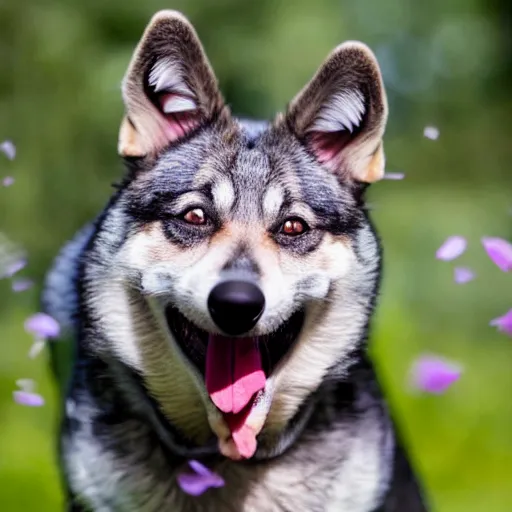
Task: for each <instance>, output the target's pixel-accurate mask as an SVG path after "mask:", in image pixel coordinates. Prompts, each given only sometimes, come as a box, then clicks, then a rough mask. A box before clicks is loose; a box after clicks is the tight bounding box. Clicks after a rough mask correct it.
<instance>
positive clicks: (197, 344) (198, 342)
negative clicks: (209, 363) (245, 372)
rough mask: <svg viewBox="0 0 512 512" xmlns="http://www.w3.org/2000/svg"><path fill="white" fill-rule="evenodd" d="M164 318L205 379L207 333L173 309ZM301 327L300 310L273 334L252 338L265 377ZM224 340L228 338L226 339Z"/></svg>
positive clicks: (168, 309)
mask: <svg viewBox="0 0 512 512" xmlns="http://www.w3.org/2000/svg"><path fill="white" fill-rule="evenodd" d="M165 317H166V320H167V324H168V326H169V330H170V331H171V333H172V334H173V337H174V339H175V340H176V343H178V345H179V346H180V348H181V350H182V351H183V353H184V354H185V355H186V356H187V358H188V359H189V361H190V362H191V363H192V364H194V366H195V367H196V368H197V369H198V370H199V372H200V373H201V375H203V377H205V373H206V357H207V348H208V341H209V339H210V337H211V335H210V333H208V332H206V331H204V330H203V329H200V328H199V327H197V326H196V325H195V324H193V323H192V322H190V321H189V320H188V319H187V318H185V316H184V315H183V314H181V313H180V311H178V309H177V308H176V307H174V306H168V307H167V308H166V310H165ZM303 323H304V311H302V310H299V311H297V312H295V313H294V314H293V315H292V316H291V317H290V318H289V319H288V320H287V321H285V322H284V323H282V324H281V325H280V326H279V328H278V329H277V330H276V331H274V332H272V333H269V334H265V335H264V336H258V337H255V338H253V340H254V342H255V344H256V345H257V349H258V350H259V352H260V354H261V361H262V367H263V371H264V372H265V375H266V376H267V377H268V376H269V375H270V374H271V373H272V371H273V370H274V368H275V367H276V366H277V365H278V363H279V362H280V361H281V360H282V359H283V357H284V356H285V355H286V354H287V353H288V351H289V350H290V349H291V347H292V346H293V344H294V342H295V340H296V339H297V338H298V337H299V333H300V331H301V329H302V325H303ZM226 339H229V338H228V337H226ZM231 339H232V340H233V341H234V342H236V340H242V339H244V338H240V337H233V338H231Z"/></svg>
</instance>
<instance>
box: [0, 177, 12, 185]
mask: <svg viewBox="0 0 512 512" xmlns="http://www.w3.org/2000/svg"><path fill="white" fill-rule="evenodd" d="M13 183H14V178H13V177H12V176H6V177H5V178H4V179H3V180H2V185H3V186H4V187H10V186H11V185H12V184H13Z"/></svg>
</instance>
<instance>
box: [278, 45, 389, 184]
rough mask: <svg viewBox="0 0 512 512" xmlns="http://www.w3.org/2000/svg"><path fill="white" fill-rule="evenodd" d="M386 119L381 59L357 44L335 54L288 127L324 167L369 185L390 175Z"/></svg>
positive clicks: (293, 106)
mask: <svg viewBox="0 0 512 512" xmlns="http://www.w3.org/2000/svg"><path fill="white" fill-rule="evenodd" d="M386 119H387V101H386V95H385V91H384V85H383V82H382V77H381V74H380V69H379V65H378V63H377V60H376V58H375V56H374V54H373V53H372V51H371V50H370V49H369V48H368V47H367V46H366V45H364V44H362V43H358V42H352V41H350V42H346V43H344V44H342V45H340V46H338V47H337V48H336V49H335V50H333V52H332V53H331V54H330V55H329V56H328V58H327V59H326V61H325V62H324V64H323V65H322V66H321V68H320V69H319V70H318V71H317V73H316V75H315V76H314V77H313V79H312V80H311V81H310V82H309V84H307V85H306V87H305V88H304V89H303V90H302V91H301V92H300V93H299V94H298V95H297V97H296V98H295V99H294V100H293V101H292V102H291V103H290V106H289V108H288V112H287V114H286V121H287V124H288V126H289V127H290V128H291V129H292V131H293V132H294V133H295V135H296V136H297V137H298V138H299V139H300V140H302V141H303V142H304V143H305V144H306V145H307V147H308V149H309V150H310V151H311V153H312V154H313V155H314V156H315V158H316V159H317V160H318V161H319V162H320V163H321V164H323V165H324V166H325V167H327V168H329V169H330V170H332V171H333V172H336V173H337V174H338V175H340V176H341V177H343V178H349V179H350V178H351V179H353V180H356V181H361V182H367V183H370V182H373V181H376V180H378V179H380V178H382V176H383V174H384V151H383V147H382V136H383V134H384V129H385V125H386Z"/></svg>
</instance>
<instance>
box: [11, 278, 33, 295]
mask: <svg viewBox="0 0 512 512" xmlns="http://www.w3.org/2000/svg"><path fill="white" fill-rule="evenodd" d="M32 286H34V281H32V279H25V278H23V279H16V280H15V281H13V282H12V284H11V289H12V291H13V292H24V291H26V290H28V289H29V288H32Z"/></svg>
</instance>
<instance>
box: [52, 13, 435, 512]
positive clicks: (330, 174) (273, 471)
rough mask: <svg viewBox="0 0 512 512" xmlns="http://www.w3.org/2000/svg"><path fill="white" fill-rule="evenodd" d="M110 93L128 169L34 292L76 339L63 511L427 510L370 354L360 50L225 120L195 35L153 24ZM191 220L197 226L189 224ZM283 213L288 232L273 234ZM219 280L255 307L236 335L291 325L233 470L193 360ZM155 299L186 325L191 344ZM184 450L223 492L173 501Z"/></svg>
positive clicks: (372, 271)
mask: <svg viewBox="0 0 512 512" xmlns="http://www.w3.org/2000/svg"><path fill="white" fill-rule="evenodd" d="M155 59H157V62H158V63H159V64H158V68H157V69H156V71H155V69H154V68H152V69H153V74H152V75H151V76H152V78H151V79H152V80H153V81H154V82H155V83H157V84H158V88H160V87H164V85H165V84H171V85H170V86H169V87H171V89H172V90H171V91H170V93H171V94H174V95H176V96H177V99H173V96H172V95H171V100H170V101H171V103H172V106H173V108H182V107H183V106H184V105H186V106H187V108H188V107H189V106H190V105H192V104H193V105H194V106H195V107H196V109H195V110H194V111H193V112H192V113H191V114H190V115H189V114H188V113H187V116H189V117H187V116H183V117H179V116H178V117H171V118H169V117H166V115H167V112H166V111H165V109H164V110H163V111H158V110H157V109H156V108H155V107H154V105H158V104H159V103H158V101H159V98H158V96H157V95H156V96H155V97H151V98H150V97H147V96H146V92H145V91H147V90H148V88H147V87H146V88H144V87H143V85H144V84H143V80H144V79H145V78H144V77H147V75H148V71H149V70H150V68H149V66H152V65H153V63H154V62H155ZM166 66H167V68H166ZM176 69H179V76H177V77H176V76H174V75H173V73H175V71H173V70H176ZM155 73H156V74H155ZM332 77H334V78H335V79H331V78H332ZM178 78H179V80H178ZM162 84H164V85H162ZM146 85H148V86H150V85H151V84H146ZM185 86H186V89H185ZM345 86H347V87H349V88H350V89H354V88H356V89H354V90H355V91H356V94H357V98H360V101H361V102H363V101H364V102H365V103H364V112H365V115H366V116H367V117H366V118H365V119H363V120H362V124H361V126H360V127H359V128H358V129H360V132H357V130H356V126H352V125H353V124H354V123H353V122H352V121H354V120H357V119H356V117H357V116H356V117H355V113H354V112H352V111H350V112H344V111H343V109H344V108H346V106H347V105H348V107H350V108H354V107H353V105H352V104H350V102H349V103H347V102H340V101H338V100H336V101H334V100H335V99H336V98H339V97H340V96H339V95H340V94H341V93H340V92H339V90H338V89H339V88H340V87H341V88H342V89H343V87H345ZM123 90H124V97H125V103H126V106H127V116H128V117H127V118H125V120H124V122H123V125H122V128H121V136H120V151H121V153H122V154H123V155H124V156H127V157H137V158H136V160H134V161H132V162H131V163H130V174H129V176H127V178H126V179H125V181H124V182H123V185H122V186H121V188H120V189H119V190H118V191H117V192H116V194H115V195H114V196H113V197H112V199H111V201H110V202H109V204H108V206H107V207H106V209H105V211H104V212H103V214H102V215H101V216H100V217H99V218H98V220H97V221H96V222H95V223H94V225H91V226H88V227H86V228H84V230H82V231H81V232H80V233H79V234H78V235H77V236H76V237H75V239H74V240H73V241H72V242H70V244H68V245H67V246H65V247H64V249H63V250H62V252H61V254H60V256H59V257H58V258H57V260H56V263H55V265H54V268H53V269H52V270H51V271H50V273H49V276H48V279H47V282H46V289H45V292H44V303H45V308H46V311H48V312H49V313H51V314H52V315H53V316H55V317H56V318H57V319H58V320H59V322H61V323H62V325H63V326H64V327H66V329H67V330H68V331H70V332H71V333H72V334H73V337H74V338H75V340H76V348H77V351H76V357H75V360H74V362H73V377H72V381H71V385H70V388H69V393H68V396H67V397H66V398H67V402H66V404H67V406H66V411H65V418H64V423H63V429H62V436H61V453H62V466H63V473H64V476H65V482H66V484H67V486H68V491H69V503H70V509H71V510H75V511H78V510H91V511H105V512H109V511H112V512H113V511H118V512H130V511H141V512H153V511H154V512H156V511H161V510H172V511H176V512H180V511H190V512H194V511H197V512H200V511H210V510H212V511H218V512H228V511H236V512H242V511H243V512H253V511H263V512H267V511H268V512H274V511H275V512H279V511H292V510H293V511H303V510H304V511H305V510H308V511H313V512H315V511H318V512H320V511H322V512H331V511H332V512H334V511H338V510H344V511H347V512H376V511H379V512H398V511H404V512H405V511H407V512H425V511H426V510H427V509H426V506H425V505H424V503H423V499H422V496H421V492H420V489H419V487H418V485H417V483H416V481H415V478H414V475H413V472H412V470H411V467H410V465H409V463H408V461H407V458H406V457H405V455H404V452H403V450H402V447H401V444H400V440H399V436H397V434H396V431H395V427H394V424H393V421H392V419H391V416H390V413H389V411H388V409H387V406H386V404H385V401H384V400H383V398H382V395H381V392H380V389H379V386H378V383H377V379H376V375H375V372H374V370H373V367H372V364H371V362H370V361H369V360H368V356H367V353H366V351H367V346H366V345H367V336H368V330H369V325H370V319H371V315H372V313H373V310H374V307H375V303H376V297H377V293H378V287H379V281H380V265H381V253H380V246H379V241H378V238H377V235H376V233H375V231H374V229H373V227H372V225H371V223H370V221H369V218H368V216H367V212H366V210H365V207H364V199H363V192H364V188H365V185H364V184H363V182H369V181H373V180H375V179H377V177H378V175H379V173H380V172H381V170H382V169H381V166H382V165H383V156H382V144H381V140H380V139H381V135H382V133H383V130H384V124H385V117H386V103H385V97H384V93H383V90H382V84H381V80H380V74H379V71H378V66H377V65H376V62H375V61H374V58H373V57H372V55H371V54H370V53H369V50H367V49H365V47H363V46H360V45H359V46H358V45H355V44H350V45H345V46H343V45H342V46H341V47H339V48H338V49H336V50H335V52H334V53H333V55H332V56H331V57H330V58H329V59H328V61H327V63H326V64H325V65H324V66H323V67H322V68H321V71H320V72H319V73H318V74H317V75H316V77H315V78H314V80H313V81H312V82H311V83H310V84H309V85H308V86H307V87H306V89H305V90H304V91H303V92H302V93H301V94H300V95H299V96H298V98H297V99H296V100H294V102H292V104H291V106H290V109H289V110H288V112H287V114H286V115H285V116H278V117H277V118H276V120H275V121H274V123H266V122H260V121H248V120H244V121H240V120H237V119H235V118H233V117H231V115H230V114H229V111H228V110H227V108H226V107H225V106H224V105H223V101H222V98H221V96H220V93H219V91H218V89H217V85H216V80H215V77H214V75H213V74H212V71H211V69H210V67H209V64H208V61H207V59H206V57H205V56H204V54H203V52H202V48H201V46H200V43H199V42H198V39H197V35H196V34H195V32H194V31H193V29H192V28H191V26H190V25H189V24H188V22H187V21H186V20H185V19H184V18H183V17H182V16H181V15H178V14H176V13H169V12H167V13H159V14H157V15H156V16H155V17H154V19H153V20H152V22H151V23H150V25H149V27H148V29H147V30H146V33H145V35H144V38H143V40H142V42H141V43H140V45H139V47H138V49H137V50H136V53H135V56H134V60H133V61H132V64H131V66H130V68H129V71H128V74H127V78H126V79H125V86H124V89H123ZM366 90H367V91H369V95H368V96H364V94H363V92H364V91H366ZM184 91H185V92H184ZM166 92H169V91H166ZM156 93H161V91H160V90H158V91H153V93H148V94H156ZM185 93H186V94H185ZM180 94H181V95H184V96H183V97H182V98H181V97H180ZM187 95H190V97H189V96H187ZM333 98H334V100H333ZM150 100H151V101H150ZM308 100H311V101H308ZM333 105H334V107H332V106H333ZM348 107H347V108H348ZM169 108H170V107H169ZM332 108H334V110H332ZM315 109H316V110H315ZM326 109H327V110H326ZM329 109H331V110H329ZM319 112H321V113H319ZM357 112H358V113H357V115H358V116H359V114H360V115H361V116H362V115H363V114H362V110H361V109H359V110H358V111H357ZM319 116H320V118H319ZM318 119H322V120H323V121H322V122H321V123H320V127H321V129H323V127H324V125H325V123H326V122H327V121H328V128H329V130H330V129H331V128H332V126H341V125H343V126H345V125H346V123H347V122H348V121H347V120H349V121H350V122H351V126H350V133H341V134H340V135H336V133H335V134H334V137H339V139H336V138H334V139H333V137H332V134H331V133H329V134H328V136H326V134H325V133H322V132H320V133H318V132H317V131H315V132H314V134H313V138H312V139H311V138H310V132H311V129H314V130H318V129H319V128H318V123H317V124H315V123H316V120H318ZM358 119H359V118H358ZM166 123H167V124H166ZM337 123H338V124H337ZM339 123H341V125H340V124H339ZM344 123H345V124H344ZM311 127H313V128H311ZM365 127H366V128H365ZM343 131H344V130H342V132H343ZM165 137H168V140H166V139H165ZM326 137H327V138H326ZM333 140H334V146H332V143H333ZM329 144H331V146H330V147H329ZM326 147H327V149H326ZM333 147H334V150H333V149H332V148H333ZM333 151H334V153H333ZM331 154H334V155H335V156H334V157H333V158H332V159H328V160H325V158H326V155H331ZM363 155H364V156H363ZM329 158H330V157H329ZM194 209H200V210H201V211H202V214H204V217H205V219H207V221H205V222H204V223H203V224H201V225H193V224H190V223H189V222H188V221H186V220H185V219H186V215H185V213H186V212H187V211H190V210H194ZM290 219H291V220H292V221H294V222H295V221H297V219H298V222H299V224H300V225H301V226H302V228H303V232H300V236H290V235H289V233H287V232H286V231H285V230H284V226H285V224H286V222H287V220H290ZM228 275H229V276H233V275H236V276H239V277H240V276H241V277H243V278H244V279H251V280H253V281H254V282H255V283H257V285H258V286H259V287H260V289H261V291H262V293H263V294H264V296H265V310H264V311H263V314H262V316H261V318H260V319H259V320H258V322H257V324H256V325H255V327H254V328H253V329H251V331H249V332H248V333H246V334H245V335H247V336H254V337H256V338H257V339H258V340H259V339H264V338H265V337H267V338H266V339H272V340H273V342H274V343H277V344H278V342H279V341H282V340H283V339H286V337H285V335H286V330H285V327H283V326H286V325H288V324H287V322H289V321H290V319H292V318H294V316H296V315H297V314H298V313H302V314H303V315H304V322H303V324H302V327H301V329H300V330H299V331H298V334H293V336H294V338H295V340H294V343H293V346H291V347H287V351H286V353H284V355H283V354H280V355H279V357H277V356H275V350H277V348H276V346H274V345H272V346H270V347H268V346H267V351H268V354H267V357H268V358H269V361H270V367H269V370H268V374H267V375H266V385H265V388H264V389H263V390H261V392H259V394H258V395H257V398H256V399H255V401H254V404H253V405H252V408H251V412H250V414H249V416H248V418H247V419H246V424H247V425H248V426H249V427H250V428H251V429H252V431H254V432H255V439H256V441H257V447H256V451H255V453H254V455H253V456H252V457H250V458H249V460H246V461H237V460H236V458H237V457H236V454H235V455H234V454H233V452H232V451H230V450H231V449H232V448H229V446H230V445H229V443H230V442H231V432H230V431H229V429H228V428H227V426H226V423H225V421H224V419H223V417H222V415H221V414H220V412H219V410H218V409H217V408H216V407H215V405H214V404H213V402H212V401H211V399H210V397H209V395H208V394H207V392H206V389H205V379H204V376H203V374H202V372H201V368H200V367H199V366H198V365H197V364H194V362H193V360H194V358H195V357H198V358H199V360H201V347H200V346H199V345H197V344H194V338H193V336H194V328H196V329H200V330H202V331H206V332H207V333H218V332H219V331H218V327H217V326H216V325H215V323H214V322H213V320H212V318H211V315H210V313H209V310H208V307H207V298H208V295H209V293H210V291H211V289H212V288H213V287H214V286H215V285H216V284H217V283H219V282H220V281H222V280H223V279H226V276H228ZM168 306H172V307H173V311H174V313H173V315H178V314H179V315H180V316H179V317H177V318H178V319H179V318H183V320H182V322H186V324H185V325H186V326H187V330H186V333H187V335H186V336H185V338H186V339H182V338H183V336H182V335H180V334H179V333H178V334H177V333H176V331H173V330H172V328H171V324H170V323H169V322H168V320H167V316H166V314H167V313H166V308H167V307H168ZM276 333H278V334H276ZM271 336H277V338H276V337H274V338H269V337H271ZM189 338H190V339H189ZM277 346H278V345H277ZM190 350H192V353H190V352H187V351H190ZM273 351H274V352H273ZM273 354H274V355H273ZM272 357H276V359H275V360H274V359H272ZM190 458H197V459H199V460H201V461H203V462H204V463H205V464H207V465H208V466H209V467H211V468H212V469H213V470H215V471H217V472H218V473H219V474H220V475H222V476H223V477H224V479H225V481H226V486H225V487H224V488H221V489H212V490H209V491H208V492H206V493H205V494H204V495H202V496H200V497H195V498H192V497H190V496H188V495H186V494H185V493H184V492H183V491H182V490H181V489H180V488H179V486H178V484H177V480H176V477H177V475H178V474H179V473H180V472H182V471H184V470H186V469H187V465H186V461H187V459H190ZM400 497H403V500H402V498H400ZM404 504H406V505H404Z"/></svg>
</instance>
